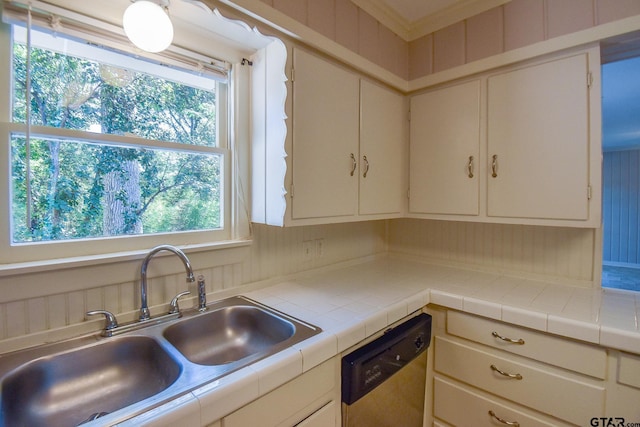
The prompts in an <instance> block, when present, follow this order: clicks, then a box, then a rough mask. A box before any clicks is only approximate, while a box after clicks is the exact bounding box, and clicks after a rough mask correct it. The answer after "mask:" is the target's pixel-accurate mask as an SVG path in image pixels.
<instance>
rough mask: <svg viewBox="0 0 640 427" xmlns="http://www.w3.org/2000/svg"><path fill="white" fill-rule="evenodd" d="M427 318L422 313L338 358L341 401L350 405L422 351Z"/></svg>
mask: <svg viewBox="0 0 640 427" xmlns="http://www.w3.org/2000/svg"><path fill="white" fill-rule="evenodd" d="M430 342H431V316H429V315H428V314H425V313H422V314H419V315H418V316H416V317H412V318H411V319H409V320H407V321H406V322H404V323H402V324H400V325H398V326H396V327H395V328H393V329H391V330H390V331H388V332H386V333H385V334H384V335H382V336H381V337H380V338H378V339H376V340H374V341H372V342H370V343H368V344H366V345H365V346H363V347H361V348H359V349H357V350H355V351H354V352H352V353H349V354H348V355H346V356H344V357H343V358H342V401H343V402H344V403H346V404H348V405H350V404H352V403H354V402H355V401H357V400H358V399H360V398H361V397H362V396H364V395H365V394H367V393H368V392H369V391H371V390H373V389H374V388H376V387H377V386H378V385H380V384H382V383H383V382H384V381H385V380H387V379H388V378H389V377H391V376H392V375H393V374H394V373H396V372H397V371H399V370H400V369H402V368H403V367H404V366H405V365H407V364H408V363H410V362H411V361H412V360H413V359H415V358H416V357H417V356H418V355H420V354H421V353H422V352H424V351H425V350H426V349H427V347H428V346H429V344H430Z"/></svg>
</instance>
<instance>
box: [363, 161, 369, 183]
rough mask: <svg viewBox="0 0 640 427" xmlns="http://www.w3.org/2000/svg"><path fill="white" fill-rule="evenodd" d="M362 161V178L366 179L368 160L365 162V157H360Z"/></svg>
mask: <svg viewBox="0 0 640 427" xmlns="http://www.w3.org/2000/svg"><path fill="white" fill-rule="evenodd" d="M362 161H363V162H364V173H363V174H362V177H363V178H366V177H367V172H369V160H367V156H362Z"/></svg>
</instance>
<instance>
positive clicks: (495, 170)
mask: <svg viewBox="0 0 640 427" xmlns="http://www.w3.org/2000/svg"><path fill="white" fill-rule="evenodd" d="M492 159H493V160H492V161H491V176H492V177H494V178H496V177H497V176H498V155H497V154H494V155H493V157H492Z"/></svg>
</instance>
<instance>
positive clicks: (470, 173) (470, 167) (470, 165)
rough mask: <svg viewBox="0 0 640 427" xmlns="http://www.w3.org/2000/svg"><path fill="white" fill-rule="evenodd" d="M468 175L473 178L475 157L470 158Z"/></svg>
mask: <svg viewBox="0 0 640 427" xmlns="http://www.w3.org/2000/svg"><path fill="white" fill-rule="evenodd" d="M467 175H468V176H469V178H473V156H469V163H467Z"/></svg>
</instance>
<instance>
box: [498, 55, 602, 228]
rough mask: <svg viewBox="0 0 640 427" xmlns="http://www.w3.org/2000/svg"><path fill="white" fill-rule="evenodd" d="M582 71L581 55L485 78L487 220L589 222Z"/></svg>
mask: <svg viewBox="0 0 640 427" xmlns="http://www.w3.org/2000/svg"><path fill="white" fill-rule="evenodd" d="M588 71H589V68H588V56H587V54H579V55H575V56H571V57H567V58H563V59H559V60H554V61H549V62H546V63H542V64H539V65H534V66H530V67H526V68H521V69H517V70H514V71H509V72H505V73H502V74H498V75H495V76H491V77H489V78H488V100H487V103H488V104H487V105H488V111H487V119H488V124H487V126H488V128H487V138H488V153H487V154H488V159H487V160H488V162H489V177H488V211H487V214H488V215H489V216H492V217H510V218H539V219H559V220H586V219H588V218H589V201H588V187H589V144H590V141H589V88H588V84H587V76H588ZM494 169H495V170H494ZM494 172H495V173H494Z"/></svg>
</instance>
